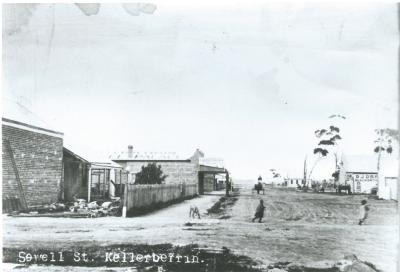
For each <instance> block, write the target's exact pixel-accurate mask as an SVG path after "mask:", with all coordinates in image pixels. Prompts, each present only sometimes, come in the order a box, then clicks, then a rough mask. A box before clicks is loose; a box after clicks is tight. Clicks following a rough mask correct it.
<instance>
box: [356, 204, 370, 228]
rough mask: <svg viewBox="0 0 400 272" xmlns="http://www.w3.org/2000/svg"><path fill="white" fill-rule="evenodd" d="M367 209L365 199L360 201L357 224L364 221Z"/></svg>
mask: <svg viewBox="0 0 400 272" xmlns="http://www.w3.org/2000/svg"><path fill="white" fill-rule="evenodd" d="M368 211H369V206H368V204H367V201H366V200H362V201H361V206H360V213H359V221H358V224H359V225H360V226H361V225H362V224H363V223H364V221H365V220H366V219H367V217H368Z"/></svg>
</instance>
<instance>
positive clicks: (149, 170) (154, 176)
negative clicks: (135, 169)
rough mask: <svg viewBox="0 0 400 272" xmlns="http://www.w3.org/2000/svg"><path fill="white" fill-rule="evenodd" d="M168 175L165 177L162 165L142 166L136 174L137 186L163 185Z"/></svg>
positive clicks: (150, 164)
mask: <svg viewBox="0 0 400 272" xmlns="http://www.w3.org/2000/svg"><path fill="white" fill-rule="evenodd" d="M166 178H167V175H164V173H163V171H162V169H161V165H157V164H156V163H149V164H148V165H146V166H142V169H141V170H140V172H139V173H137V174H136V179H135V184H162V183H163V182H164V181H165V179H166Z"/></svg>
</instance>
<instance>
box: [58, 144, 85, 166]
mask: <svg viewBox="0 0 400 272" xmlns="http://www.w3.org/2000/svg"><path fill="white" fill-rule="evenodd" d="M63 152H66V153H68V154H69V155H71V156H72V157H74V158H76V159H78V160H80V161H83V162H85V163H89V161H87V160H85V159H84V158H82V157H81V156H79V155H77V154H75V153H74V152H72V151H71V150H69V149H68V148H66V147H63Z"/></svg>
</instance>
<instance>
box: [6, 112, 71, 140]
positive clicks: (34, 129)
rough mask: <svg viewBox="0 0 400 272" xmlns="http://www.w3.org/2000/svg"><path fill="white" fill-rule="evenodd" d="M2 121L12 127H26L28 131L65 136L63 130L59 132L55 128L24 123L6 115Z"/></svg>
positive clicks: (59, 136)
mask: <svg viewBox="0 0 400 272" xmlns="http://www.w3.org/2000/svg"><path fill="white" fill-rule="evenodd" d="M1 121H2V124H3V125H6V126H11V127H15V128H19V129H24V130H28V131H32V132H36V133H41V134H46V135H50V136H53V137H58V138H63V136H64V133H62V132H58V131H55V130H51V129H47V128H43V127H39V126H35V125H31V124H27V123H23V122H20V121H16V120H12V119H8V118H4V117H2V118H1Z"/></svg>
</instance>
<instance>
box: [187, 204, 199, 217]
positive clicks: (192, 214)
mask: <svg viewBox="0 0 400 272" xmlns="http://www.w3.org/2000/svg"><path fill="white" fill-rule="evenodd" d="M196 216H197V217H198V218H199V219H200V211H199V208H198V207H197V206H196V205H191V206H190V211H189V217H192V218H195V217H196Z"/></svg>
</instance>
